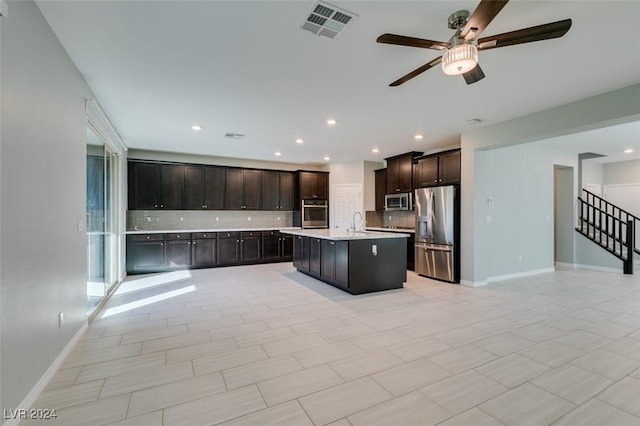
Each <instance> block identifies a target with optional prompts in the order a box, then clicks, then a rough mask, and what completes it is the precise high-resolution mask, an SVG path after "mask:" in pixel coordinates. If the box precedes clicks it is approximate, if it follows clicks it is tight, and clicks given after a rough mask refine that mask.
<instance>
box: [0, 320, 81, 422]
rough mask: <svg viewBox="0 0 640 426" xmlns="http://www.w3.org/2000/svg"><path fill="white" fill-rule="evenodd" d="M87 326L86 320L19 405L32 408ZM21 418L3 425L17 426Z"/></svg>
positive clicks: (10, 420) (9, 420)
mask: <svg viewBox="0 0 640 426" xmlns="http://www.w3.org/2000/svg"><path fill="white" fill-rule="evenodd" d="M87 327H89V323H88V322H87V321H85V322H84V324H82V325H81V326H80V329H79V330H78V331H77V332H76V334H74V335H73V337H72V338H71V340H70V341H69V343H67V346H65V347H64V349H63V350H62V352H60V354H59V355H58V356H57V357H56V359H55V360H54V361H53V362H52V363H51V365H50V366H49V368H47V371H45V372H44V374H43V375H42V377H40V380H38V382H37V383H36V384H35V385H34V386H33V388H31V391H30V392H29V393H28V394H27V396H26V397H25V398H24V399H23V400H22V402H21V403H20V404H19V405H18V407H20V408H26V409H29V408H31V406H32V405H33V404H34V403H35V402H36V399H38V397H39V396H40V394H41V393H42V391H43V390H44V388H45V387H46V386H47V384H48V383H49V381H50V380H51V378H52V377H53V375H54V374H56V371H58V368H60V366H61V365H62V363H63V362H64V360H65V358H66V357H67V355H69V353H70V352H71V351H72V350H73V348H74V347H75V346H76V344H77V343H78V341H79V340H80V339H81V338H82V336H83V335H84V332H85V331H87ZM20 420H21V419H8V420H7V421H6V422H4V423H3V424H2V426H16V425H17V424H18V423H20Z"/></svg>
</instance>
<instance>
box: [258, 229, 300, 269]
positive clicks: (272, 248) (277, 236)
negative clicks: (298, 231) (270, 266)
mask: <svg viewBox="0 0 640 426" xmlns="http://www.w3.org/2000/svg"><path fill="white" fill-rule="evenodd" d="M292 259H293V236H292V235H284V234H281V233H280V232H279V231H262V261H263V262H265V263H267V262H285V261H291V260H292Z"/></svg>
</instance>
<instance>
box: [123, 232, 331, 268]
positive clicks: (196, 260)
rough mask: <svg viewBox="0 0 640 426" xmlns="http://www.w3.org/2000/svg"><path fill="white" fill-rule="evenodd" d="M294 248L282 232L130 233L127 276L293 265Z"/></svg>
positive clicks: (291, 237) (288, 236)
mask: <svg viewBox="0 0 640 426" xmlns="http://www.w3.org/2000/svg"><path fill="white" fill-rule="evenodd" d="M293 245H294V237H293V236H292V235H285V234H281V233H280V232H279V231H225V232H222V231H221V232H194V233H180V232H172V233H151V234H129V235H127V273H129V274H143V273H150V272H164V271H171V270H176V269H191V268H194V269H195V268H213V267H216V266H233V265H247V264H255V263H271V262H290V261H292V260H293ZM307 247H308V244H307ZM306 252H307V253H308V249H307V251H306ZM306 264H307V269H308V265H309V259H308V258H307V260H306ZM319 273H320V272H319V269H318V274H319Z"/></svg>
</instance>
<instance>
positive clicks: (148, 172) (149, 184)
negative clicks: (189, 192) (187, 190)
mask: <svg viewBox="0 0 640 426" xmlns="http://www.w3.org/2000/svg"><path fill="white" fill-rule="evenodd" d="M128 180H129V195H128V196H129V209H130V210H154V209H165V210H176V209H181V208H182V192H183V184H184V178H183V169H182V166H181V165H178V164H164V163H147V162H129V166H128Z"/></svg>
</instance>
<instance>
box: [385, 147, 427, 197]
mask: <svg viewBox="0 0 640 426" xmlns="http://www.w3.org/2000/svg"><path fill="white" fill-rule="evenodd" d="M420 154H422V153H421V152H408V153H406V154H402V155H396V156H394V157H389V158H385V160H387V179H386V188H387V191H386V192H387V194H397V193H400V192H413V159H414V158H415V157H417V156H418V155H420Z"/></svg>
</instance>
